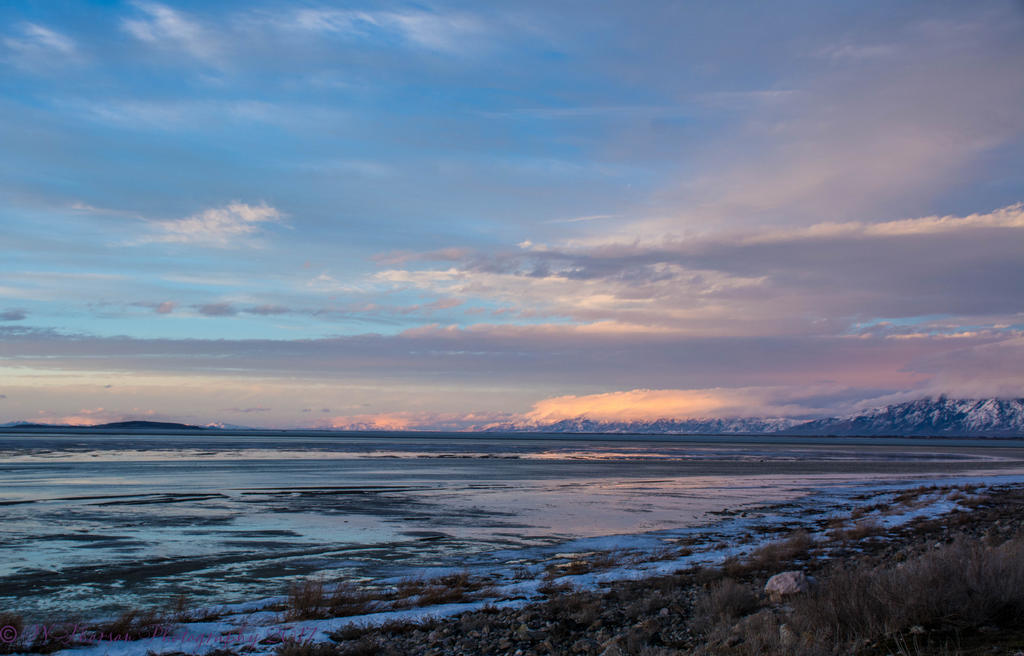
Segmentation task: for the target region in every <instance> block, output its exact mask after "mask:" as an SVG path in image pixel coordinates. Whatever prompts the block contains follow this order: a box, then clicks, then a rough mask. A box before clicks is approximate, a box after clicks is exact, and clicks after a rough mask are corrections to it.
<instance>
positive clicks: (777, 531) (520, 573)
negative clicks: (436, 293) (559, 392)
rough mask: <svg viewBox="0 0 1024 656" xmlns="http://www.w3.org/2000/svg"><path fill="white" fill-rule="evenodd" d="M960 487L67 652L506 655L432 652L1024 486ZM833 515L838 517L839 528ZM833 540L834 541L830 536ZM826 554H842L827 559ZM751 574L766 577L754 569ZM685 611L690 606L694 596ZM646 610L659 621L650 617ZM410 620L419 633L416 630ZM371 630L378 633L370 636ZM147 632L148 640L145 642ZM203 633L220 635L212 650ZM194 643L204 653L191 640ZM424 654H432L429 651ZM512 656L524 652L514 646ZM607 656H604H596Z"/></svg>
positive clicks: (409, 581)
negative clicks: (567, 607) (430, 635)
mask: <svg viewBox="0 0 1024 656" xmlns="http://www.w3.org/2000/svg"><path fill="white" fill-rule="evenodd" d="M965 478H969V477H959V479H960V480H961V481H963V482H960V483H956V482H955V481H954V484H953V485H947V486H945V487H941V488H940V487H936V486H932V487H927V488H926V487H917V488H912V487H911V486H908V485H902V486H900V485H884V484H882V485H877V486H866V487H864V488H862V489H861V490H860V491H859V492H858V493H856V494H850V493H849V491H847V494H833V496H832V497H831V498H830V497H829V491H828V490H824V491H822V492H821V493H820V494H818V495H815V496H813V497H806V498H804V499H796V500H789V501H785V502H782V503H778V504H770V505H766V506H760V507H757V508H744V509H735V510H725V511H720V512H718V513H715V515H717V517H718V521H716V522H714V523H712V524H710V525H706V526H700V527H690V528H686V529H677V530H670V531H656V532H654V533H653V534H641V535H629V536H609V537H606V538H589V539H587V538H585V539H582V540H575V541H573V542H570V543H563V544H559V545H555V546H552V547H550V548H549V549H548V551H547V553H543V550H541V552H540V553H537V554H535V556H536V558H535V561H534V562H510V563H509V566H508V567H507V568H505V571H497V570H492V571H482V572H480V571H477V572H474V571H471V570H461V569H460V570H453V571H448V572H439V571H437V570H436V569H435V570H432V571H430V572H423V573H421V574H422V575H421V576H420V577H419V578H402V579H391V580H381V581H375V582H373V584H372V585H371V586H368V587H365V588H359V589H357V588H353V587H351V586H341V587H332V585H331V584H330V582H322V583H326V585H322V586H321V587H320V588H319V589H317V587H316V586H315V585H313V586H309V581H310V580H307V581H306V582H303V584H305V585H307V588H306V589H303V588H302V587H301V585H300V586H294V587H293V589H292V594H291V595H290V596H289V597H276V598H268V599H263V600H259V601H253V602H248V603H243V604H234V605H230V606H223V607H217V608H207V609H203V610H189V609H188V608H187V603H186V602H185V601H184V600H182V601H181V602H180V603H181V605H182V608H180V609H179V611H178V615H177V616H173V615H169V614H167V612H166V611H165V612H163V613H158V612H155V611H151V612H148V613H143V612H136V613H135V614H134V615H133V616H131V617H127V616H123V617H121V618H118V619H116V620H112V621H108V622H106V623H96V622H93V623H82V626H83V627H90V626H91V627H100V628H101V629H102V628H106V629H108V634H107V635H108V636H118V635H124V636H126V637H131V638H133V639H131V640H124V639H122V640H111V639H106V640H104V639H100V640H96V639H93V640H84V641H82V640H79V642H78V644H77V645H76V647H75V648H74V653H76V654H83V655H89V654H94V653H95V654H100V653H117V654H123V655H125V656H128V655H136V654H137V655H138V656H144V655H145V654H147V653H154V654H162V653H172V652H174V651H175V650H172V649H169V648H168V647H169V645H170V644H171V642H173V641H175V640H177V641H178V642H179V643H180V644H181V645H182V646H183V645H184V644H185V642H187V641H188V639H189V637H190V636H191V637H193V638H195V637H196V636H207V637H208V638H210V639H208V640H207V639H204V640H199V639H195V640H193V642H194V643H195V644H193V645H192V646H191V647H190V649H192V651H188V652H185V653H208V652H211V651H213V650H214V647H215V648H216V650H220V651H218V654H220V656H224V655H226V654H228V653H248V654H253V655H257V654H267V655H269V654H275V653H282V654H286V655H287V654H304V653H310V654H314V653H315V654H320V653H323V654H335V653H337V654H345V653H377V652H374V651H366V652H354V651H352V650H353V649H356V647H357V646H358V644H363V643H366V644H365V645H364V646H366V645H368V644H369V643H370V642H374V641H376V643H380V644H379V645H377V646H376V647H373V649H376V650H377V651H378V652H380V653H384V654H387V653H409V654H413V653H423V654H431V653H436V654H438V655H439V654H448V653H452V654H455V653H509V654H513V653H515V652H516V650H517V649H519V650H522V649H524V647H523V646H515V647H514V648H509V649H508V650H507V651H501V648H498V649H497V651H495V650H491V649H490V647H491V646H494V645H501V644H503V641H502V640H497V641H493V640H492V641H491V642H493V643H494V644H493V645H491V644H490V643H487V644H483V643H480V644H477V645H476V646H475V647H474V649H475V650H476V651H474V650H468V651H467V650H466V649H464V648H459V649H462V651H459V649H455V650H454V651H451V650H449V651H445V650H446V649H448V647H449V646H451V645H448V646H445V645H446V644H447V643H445V640H449V641H450V640H454V639H455V638H456V637H459V636H461V634H460V633H459V630H458V629H456V628H453V627H457V626H462V624H464V623H467V622H468V623H470V624H475V623H482V624H481V626H490V625H491V624H493V623H494V622H497V624H494V627H493V628H492V629H489V630H488V632H487V633H488V634H490V633H492V632H495V631H497V632H498V633H500V632H501V631H503V630H504V629H502V628H501V627H504V626H505V624H504V622H505V620H507V619H508V618H511V617H520V615H521V614H522V613H526V616H530V617H532V616H533V615H531V614H536V613H537V612H539V611H538V610H537V609H538V608H541V607H543V606H544V605H545V604H547V605H551V604H555V605H556V606H557V605H558V603H560V602H559V601H558V600H559V599H576V600H577V601H579V600H580V599H583V598H584V597H586V598H587V599H589V600H590V601H589V602H588V603H592V602H594V600H595V599H599V600H604V599H605V598H606V597H607V596H608V595H609V594H611V595H613V597H614V595H621V594H625V593H624V592H623V591H624V590H629V589H630V588H631V587H632V586H640V587H641V588H643V587H647V586H655V587H657V586H659V585H663V583H664V581H666V580H676V581H677V582H679V581H682V580H683V579H686V578H687V577H690V578H693V577H694V576H696V574H695V572H699V571H705V570H708V569H709V568H716V567H717V568H722V567H726V568H728V569H730V570H731V571H733V572H734V573H735V572H736V571H739V570H738V569H737V567H738V563H742V562H743V560H744V559H747V558H751V557H754V556H756V555H757V554H758V553H761V556H757V557H758V558H761V557H763V555H764V554H763V553H762V552H764V551H765V550H767V551H768V552H772V553H774V554H775V555H773V556H772V559H774V560H775V561H776V563H777V565H778V566H779V567H781V566H782V563H783V561H784V560H786V559H785V558H784V557H783V556H785V554H786V553H788V552H789V551H792V550H793V549H794V548H796V551H797V552H800V551H802V552H803V553H813V554H816V555H815V557H814V562H829V561H835V560H836V559H844V558H848V557H849V555H850V554H849V553H846V552H844V551H843V549H847V548H848V546H849V541H850V539H851V538H852V537H853V536H856V537H857V541H856V542H855V544H857V545H858V546H857V549H868V548H870V549H875V548H877V546H878V545H886V544H889V545H896V544H903V543H904V542H906V539H907V537H908V536H909V535H911V534H912V533H913V532H914V531H920V530H921V526H925V525H928V524H929V523H932V524H934V523H935V522H937V521H939V519H937V518H946V519H947V520H949V521H953V520H952V519H951V518H954V517H955V521H956V522H960V523H963V524H964V525H974V524H978V523H980V522H981V521H982V518H981V516H980V515H976V512H977V510H978V508H979V507H982V506H984V504H985V503H987V502H982V501H980V499H982V498H984V495H989V497H990V498H993V499H997V498H1004V497H1005V498H1011V497H1012V498H1016V499H1017V500H1018V501H1019V499H1020V498H1024V481H1021V480H1016V481H1014V482H1012V483H1009V484H1006V485H1002V486H992V485H990V484H989V485H986V484H985V483H984V482H983V479H980V478H979V479H978V480H975V481H965V480H964V479H965ZM908 488H909V490H908ZM1014 495H1016V496H1014ZM1000 503H1002V502H1000ZM823 504H825V505H823ZM811 505H813V506H814V507H811ZM1004 505H1005V504H1004ZM843 517H845V518H846V519H845V520H843V521H841V520H842V518H843ZM972 517H973V518H974V519H971V518H972ZM1018 529H1019V525H1018ZM840 532H842V536H843V537H842V538H839V537H837V536H839V535H840ZM780 536H787V537H786V538H785V539H784V540H783V541H782V542H781V544H783V545H786V544H789V546H782V547H773V546H772V545H777V544H780V542H779V537H780ZM794 536H797V537H796V538H794ZM837 540H838V542H837ZM794 541H795V542H798V543H799V544H796V543H795V542H794ZM904 546H906V545H904ZM837 547H841V548H839V549H838V550H837ZM794 553H795V552H794ZM515 554H516V552H514V551H513V552H509V553H508V554H507V555H508V557H509V558H510V559H512V557H513V556H514V555H515ZM513 560H514V559H513ZM792 562H793V563H798V561H792ZM776 573H777V572H776ZM760 575H761V576H770V575H771V574H770V573H768V572H767V571H765V572H761V573H760ZM679 577H683V579H680V578H679ZM720 578H721V577H720ZM726 578H729V577H726ZM687 585H688V586H689V588H688V590H689V592H687V594H690V595H691V596H693V595H694V594H696V592H695V590H696V589H695V588H693V584H692V581H691V582H690V583H689V584H687ZM705 585H706V584H705ZM762 585H763V584H762ZM684 587H686V586H684ZM579 595H583V596H584V597H579ZM634 596H635V595H634ZM691 602H692V603H696V602H695V601H693V600H691ZM573 603H575V602H573ZM603 603H605V602H604V601H601V604H603ZM692 603H691V606H692ZM599 605H600V604H599ZM339 611H342V612H341V613H340V614H343V615H345V616H344V617H331V616H332V615H338V614H339ZM690 611H692V608H691V609H690ZM560 612H561V611H559V613H560ZM566 612H570V611H566ZM658 612H659V613H660V612H661V611H660V609H658ZM679 612H680V611H672V612H670V615H671V616H673V617H675V616H677V615H678V614H679ZM688 612H689V611H688ZM657 617H663V616H662V615H658V616H657ZM466 618H469V619H466ZM485 620H487V621H485ZM492 620H493V621H492ZM410 621H419V622H423V623H425V624H424V625H423V627H420V628H417V627H416V626H415V625H413V624H410V623H409V622H410ZM510 621H511V620H510ZM519 624H526V625H527V626H528V628H527V630H526V631H519V634H518V635H512V637H513V638H515V639H514V640H512V638H508V639H510V640H512V643H511V644H512V645H520V643H523V645H527V643H529V644H533V643H532V642H530V640H532V638H531V636H533V637H537V636H536V635H534V634H533V633H530V631H534V630H535V629H533V628H529V626H530V624H529V622H525V623H524V622H519ZM382 625H383V626H384V627H385V628H372V627H374V626H382ZM426 626H434V627H435V628H432V629H431V632H434V631H437V630H438V628H437V627H441V628H440V631H441V632H440V633H437V634H435V635H434V639H431V640H427V642H429V643H437V645H436V646H435V647H431V648H430V649H424V650H422V651H403V650H399V651H397V652H388V651H387V648H388V644H392V643H393V644H392V646H394V645H395V644H405V642H404V639H401V636H402V635H405V634H409V635H411V636H416V638H415V639H416V641H417V644H419V643H422V642H423V641H424V640H426V638H425V637H424V635H418V634H417V632H420V633H423V632H424V627H426ZM505 628H508V627H505ZM518 629H519V625H516V626H514V627H512V628H511V629H510V631H511V632H512V634H514V633H515V632H516V631H518ZM93 630H94V631H95V628H94V629H93ZM476 630H477V631H479V629H476ZM537 630H539V629H537ZM595 630H596V629H595ZM30 631H31V629H30V628H28V627H26V628H25V629H24V634H25V635H28V634H29V633H30ZM157 631H160V633H159V634H157V633H156V632H157ZM446 631H447V633H446ZM118 632H120V633H118ZM37 633H38V630H37ZM65 633H67V631H66V630H65ZM582 633H587V631H582ZM94 635H95V634H94ZM101 635H102V632H101ZM467 635H468V634H467ZM481 635H483V634H481ZM537 635H539V634H537ZM211 636H219V638H217V639H216V640H214V639H213V638H211ZM345 636H347V637H345ZM524 636H525V637H524ZM492 637H493V636H492ZM584 637H585V636H584ZM584 637H580V638H578V640H583V639H584ZM139 638H141V639H139ZM466 639H467V638H466V636H461V637H459V640H463V641H465V640H466ZM610 639H611V638H608V639H607V640H604V641H600V642H599V644H602V645H603V644H605V643H607V642H608V640H610ZM578 640H577V641H578ZM45 642H47V641H44V643H45ZM48 642H49V643H50V644H48V645H47V644H38V645H32V644H28V643H23V644H22V646H23V647H25V649H23V650H22V651H25V652H31V651H34V652H36V653H38V652H41V651H46V650H50V651H52V650H54V649H55V648H57V649H60V648H61V647H70V646H71V644H70V643H69V644H67V645H60V644H59V643H58V644H54V643H53V640H50V641H48ZM203 642H205V643H207V644H199V643H203ZM540 642H542V641H540ZM357 643H358V644H357ZM587 644H590V643H587ZM14 646H15V645H14V644H13V643H10V644H8V645H7V648H6V649H0V653H11V651H10V650H11V648H12V647H14ZM592 646H593V645H591V647H592ZM654 646H657V645H654ZM0 647H4V645H0ZM578 647H579V649H577V650H576V651H575V652H574V651H566V652H561V651H557V650H553V649H549V651H544V649H547V648H544V649H541V651H535V653H537V654H541V653H581V654H591V653H593V654H601V653H603V652H605V651H607V648H608V645H606V646H605V647H603V648H602V649H601V650H600V651H594V650H593V649H591V648H590V647H587V648H586V649H584V645H582V644H581V645H578ZM691 647H692V645H691ZM408 648H411V647H410V646H409V645H406V647H404V648H403V649H408ZM694 648H695V647H694ZM111 649H114V650H115V651H113V652H112V651H111ZM359 649H363V647H359ZM436 649H440V650H441V651H432V650H436ZM238 650H242V651H238ZM295 650H298V651H295ZM308 650H313V651H308ZM382 650H383V651H382ZM177 651H178V652H180V651H181V650H177ZM522 653H523V654H529V653H530V652H529V651H528V650H527V651H523V652H522ZM614 653H615V652H614V651H611V652H608V654H607V655H606V656H612V655H613V654H614ZM620 653H634V652H630V651H621V652H620ZM635 653H639V652H635ZM652 653H654V652H652ZM672 653H676V652H672ZM683 653H686V652H683Z"/></svg>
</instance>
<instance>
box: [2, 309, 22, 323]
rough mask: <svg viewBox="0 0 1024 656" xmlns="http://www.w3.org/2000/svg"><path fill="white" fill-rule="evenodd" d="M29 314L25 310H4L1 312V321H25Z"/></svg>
mask: <svg viewBox="0 0 1024 656" xmlns="http://www.w3.org/2000/svg"><path fill="white" fill-rule="evenodd" d="M27 316H28V313H26V312H25V311H24V310H4V311H2V312H0V321H23V320H24V319H25V318H26V317H27Z"/></svg>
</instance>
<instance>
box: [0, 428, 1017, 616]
mask: <svg viewBox="0 0 1024 656" xmlns="http://www.w3.org/2000/svg"><path fill="white" fill-rule="evenodd" d="M1021 472H1024V444H1022V442H1021V441H1019V440H1012V441H993V440H907V439H874V438H872V439H850V438H831V439H808V438H763V437H756V438H754V437H746V438H745V437H735V436H712V437H707V436H701V437H662V436H658V437H633V438H630V437H620V436H585V437H572V436H569V437H567V436H557V437H556V436H548V437H538V436H524V435H514V436H506V435H466V434H457V435H445V434H429V435H408V434H404V435H395V434H383V433H382V434H357V435H352V434H322V433H321V434H316V433H312V434H311V433H268V432H262V433H233V434H205V433H203V434H196V433H181V434H145V435H138V434H136V435H131V434H104V435H87V434H78V435H67V434H64V435H58V434H40V433H32V434H12V433H5V434H3V435H0V520H2V529H0V606H2V607H6V608H7V609H9V610H14V611H18V612H22V613H25V614H26V615H28V616H30V617H40V618H41V617H45V616H48V617H53V616H55V615H63V616H66V615H67V614H68V613H76V614H82V615H87V616H95V615H103V614H108V613H113V612H116V611H117V610H118V609H120V608H122V607H125V606H128V605H148V604H151V603H165V602H166V601H167V600H168V599H170V598H172V597H174V596H175V595H177V594H179V593H187V594H189V595H190V596H191V597H193V598H195V599H197V600H199V601H200V602H206V603H214V602H226V601H236V600H242V599H247V598H257V597H266V596H271V595H274V594H280V593H281V592H282V590H284V589H285V587H286V583H287V580H288V579H289V578H291V577H295V576H302V575H309V574H314V573H322V574H326V575H328V576H344V577H348V578H373V577H381V576H393V575H396V574H401V573H402V572H407V571H410V570H413V569H415V568H419V567H426V566H439V565H448V566H460V565H462V564H467V563H473V562H476V561H480V560H482V559H486V558H487V557H488V554H490V553H493V552H496V551H498V550H503V553H508V551H507V550H508V549H518V548H529V547H536V546H538V545H551V544H557V543H560V542H563V541H567V540H571V539H574V538H580V537H593V536H602V535H611V534H621V533H640V532H647V531H655V530H661V529H667V528H675V527H681V526H690V525H694V524H697V523H702V522H707V521H709V520H710V517H709V515H708V513H709V512H714V511H720V510H722V509H725V508H736V507H739V506H744V505H751V504H757V503H764V502H770V501H777V500H784V499H790V498H794V497H798V496H803V495H807V494H810V493H812V492H813V491H815V490H820V489H824V488H833V489H834V488H835V487H837V486H851V485H852V486H857V485H865V484H868V485H870V484H875V483H877V482H879V481H886V482H892V481H898V480H908V479H929V478H934V477H948V476H951V475H957V474H962V473H974V474H975V475H977V474H985V473H992V474H996V473H1021Z"/></svg>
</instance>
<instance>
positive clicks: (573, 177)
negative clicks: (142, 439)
mask: <svg viewBox="0 0 1024 656" xmlns="http://www.w3.org/2000/svg"><path fill="white" fill-rule="evenodd" d="M1022 71H1024V3H1021V2H1019V1H1009V0H1007V1H995V0H992V1H988V0H983V1H980V2H943V1H937V0H928V1H923V2H912V1H908V2H901V3H891V2H871V1H857V2H830V3H821V2H816V1H810V0H808V1H806V2H804V1H796V0H786V1H782V2H775V3H762V2H728V3H703V2H678V1H671V2H669V1H659V0H651V1H649V2H643V3H635V2H625V1H621V2H620V1H608V2H592V1H588V2H582V1H580V2H573V1H567V2H557V3H552V2H539V1H534V0H518V1H516V2H488V3H480V2H458V1H438V2H416V3H407V2H385V1H380V2H359V1H350V2H344V3H342V2H327V1H324V2H293V1H270V0H267V1H253V2H216V3H210V2H191V1H181V2H164V3H161V2H150V1H146V0H140V1H137V2H118V1H116V0H102V1H101V0H94V1H92V2H88V1H85V0H82V1H79V2H72V1H54V0H38V1H33V0H13V1H11V2H5V3H2V4H0V117H2V120H0V422H3V421H18V420H28V421H41V422H54V423H100V422H106V421H117V420H122V419H152V420H174V421H184V422H188V423H198V424H206V423H211V422H213V423H226V424H234V425H246V426H259V427H336V428H388V429H417V428H421V429H422V428H426V429H465V428H471V427H477V428H479V427H483V426H488V425H492V424H495V423H505V422H512V423H518V424H526V425H533V424H543V423H546V422H551V421H557V420H560V419H566V418H572V417H577V416H586V417H590V418H592V419H598V420H643V419H655V418H660V417H672V418H696V417H736V416H743V417H748V416H768V417H781V416H785V417H795V418H804V417H806V418H811V417H819V416H828V415H837V414H846V413H851V412H856V411H858V410H859V409H864V408H868V407H875V406H880V405H884V404H887V403H893V402H898V401H903V400H908V399H914V398H921V397H925V396H933V395H938V394H948V395H951V396H957V397H966V398H980V397H989V396H1000V397H1013V396H1024V374H1022V372H1024V205H1022V202H1024V109H1022V108H1024V74H1022Z"/></svg>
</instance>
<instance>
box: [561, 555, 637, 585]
mask: <svg viewBox="0 0 1024 656" xmlns="http://www.w3.org/2000/svg"><path fill="white" fill-rule="evenodd" d="M626 560H627V556H626V554H623V553H620V552H616V551H596V552H594V553H590V554H583V555H579V556H576V557H575V558H573V559H571V560H570V561H569V562H566V563H551V564H549V565H548V566H547V567H545V568H544V577H545V578H548V579H554V578H559V577H562V576H578V575H580V574H589V573H590V572H598V571H601V570H606V569H611V568H613V567H618V566H620V565H622V564H623V562H625V561H626Z"/></svg>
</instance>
